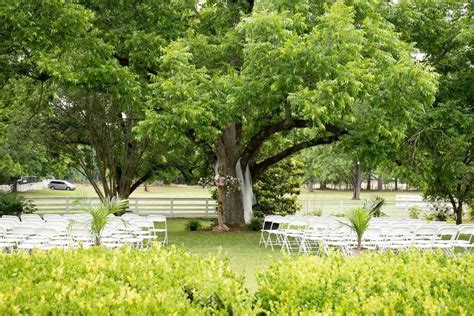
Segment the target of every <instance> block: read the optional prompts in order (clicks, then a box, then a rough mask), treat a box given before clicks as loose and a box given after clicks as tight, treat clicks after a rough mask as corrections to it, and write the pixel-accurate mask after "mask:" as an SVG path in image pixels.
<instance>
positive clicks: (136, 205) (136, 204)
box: [135, 200, 140, 214]
mask: <svg viewBox="0 0 474 316" xmlns="http://www.w3.org/2000/svg"><path fill="white" fill-rule="evenodd" d="M135 213H137V214H140V212H139V211H138V200H135Z"/></svg>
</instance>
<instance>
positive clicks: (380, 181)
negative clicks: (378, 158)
mask: <svg viewBox="0 0 474 316" xmlns="http://www.w3.org/2000/svg"><path fill="white" fill-rule="evenodd" d="M377 191H383V178H382V177H379V178H377Z"/></svg>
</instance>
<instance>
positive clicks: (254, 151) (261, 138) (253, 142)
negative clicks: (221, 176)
mask: <svg viewBox="0 0 474 316" xmlns="http://www.w3.org/2000/svg"><path fill="white" fill-rule="evenodd" d="M309 126H311V121H308V120H296V119H293V120H289V119H288V118H285V119H284V120H282V121H280V122H277V123H274V124H270V125H267V126H264V127H263V128H262V129H261V130H260V131H259V132H258V133H257V134H255V135H254V136H253V137H252V138H251V139H250V141H249V142H248V144H247V147H245V149H244V151H243V152H242V155H241V160H240V161H241V164H242V167H243V168H245V166H246V165H247V164H248V163H249V162H250V161H251V160H252V159H254V158H255V157H256V156H257V155H258V153H259V151H260V148H261V147H262V145H263V143H264V142H265V141H266V140H267V139H268V138H270V136H272V135H273V134H276V133H278V132H282V131H289V130H291V129H293V128H305V127H309Z"/></svg>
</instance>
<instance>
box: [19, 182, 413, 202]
mask: <svg viewBox="0 0 474 316" xmlns="http://www.w3.org/2000/svg"><path fill="white" fill-rule="evenodd" d="M397 194H409V195H413V194H418V192H408V193H403V192H402V193H400V192H377V191H362V192H361V199H364V198H367V197H370V196H373V195H379V196H382V197H384V198H385V199H387V200H394V199H395V195H397ZM23 195H24V196H26V197H31V198H34V197H55V196H58V197H66V196H83V195H88V196H95V192H94V189H93V188H92V186H90V185H86V184H79V185H77V190H75V191H58V190H56V191H55V190H48V189H45V190H38V191H29V192H24V193H23ZM131 197H178V198H179V197H211V195H210V193H209V190H207V189H205V188H202V187H200V186H190V185H162V186H149V187H148V192H146V191H145V190H144V187H143V186H141V187H139V188H138V189H137V190H136V191H135V192H133V194H132V195H131ZM351 198H352V191H349V190H314V191H313V192H308V191H307V190H306V189H302V191H301V195H300V199H301V200H350V199H351Z"/></svg>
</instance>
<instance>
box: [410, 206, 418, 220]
mask: <svg viewBox="0 0 474 316" xmlns="http://www.w3.org/2000/svg"><path fill="white" fill-rule="evenodd" d="M420 214H421V210H420V209H419V208H418V207H416V206H412V207H410V208H409V209H408V216H409V217H410V218H412V219H418V218H419V217H420Z"/></svg>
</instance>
